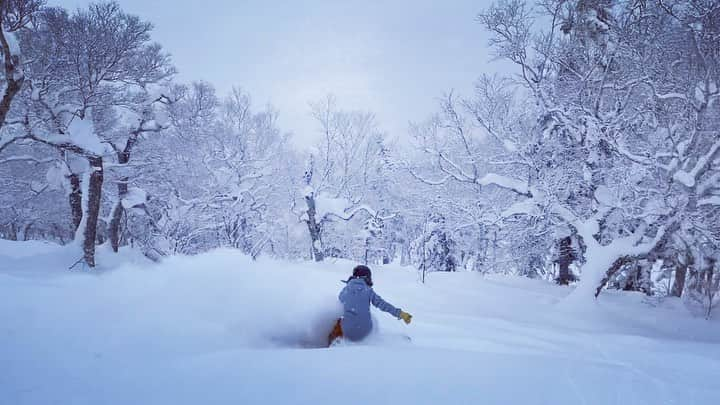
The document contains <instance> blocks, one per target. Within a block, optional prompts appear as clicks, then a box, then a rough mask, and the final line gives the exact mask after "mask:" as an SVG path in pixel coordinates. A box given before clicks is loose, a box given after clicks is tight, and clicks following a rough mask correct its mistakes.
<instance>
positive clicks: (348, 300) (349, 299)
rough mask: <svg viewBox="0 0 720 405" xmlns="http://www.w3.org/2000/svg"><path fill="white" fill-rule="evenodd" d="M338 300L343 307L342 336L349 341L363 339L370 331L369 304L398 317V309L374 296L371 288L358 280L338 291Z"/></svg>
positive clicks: (354, 279)
mask: <svg viewBox="0 0 720 405" xmlns="http://www.w3.org/2000/svg"><path fill="white" fill-rule="evenodd" d="M339 299H340V302H342V304H343V307H344V311H343V318H342V330H343V335H344V336H345V337H346V338H348V339H350V340H360V339H363V338H365V337H366V336H367V335H368V334H369V333H370V331H371V330H372V319H371V318H370V304H371V303H372V304H373V305H375V307H377V308H378V309H379V310H381V311H384V312H387V313H389V314H391V315H393V316H394V317H396V318H399V317H400V309H399V308H395V307H394V306H392V305H391V304H389V303H388V302H386V301H385V300H383V299H382V297H380V296H379V295H377V294H375V291H373V289H372V287H370V286H368V285H367V284H366V283H365V281H364V280H362V279H360V278H353V279H351V280H350V281H348V283H347V285H346V286H345V288H343V289H342V291H340V296H339Z"/></svg>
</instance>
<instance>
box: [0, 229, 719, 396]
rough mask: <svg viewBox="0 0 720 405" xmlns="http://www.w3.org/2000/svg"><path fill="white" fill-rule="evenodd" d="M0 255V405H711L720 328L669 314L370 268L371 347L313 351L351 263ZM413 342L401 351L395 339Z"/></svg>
mask: <svg viewBox="0 0 720 405" xmlns="http://www.w3.org/2000/svg"><path fill="white" fill-rule="evenodd" d="M75 256H76V254H75V251H74V250H73V248H72V247H58V246H54V245H48V244H41V243H37V242H8V241H0V297H2V298H1V300H2V304H1V305H0V404H3V405H4V404H12V405H20V404H173V405H176V404H255V403H280V404H306V403H307V404H325V403H327V404H369V403H372V404H436V403H445V404H474V403H482V404H523V405H524V404H553V405H560V404H716V403H717V401H718V398H720V386H719V385H718V382H720V323H719V322H718V321H717V320H711V321H705V320H702V319H694V318H692V317H691V316H690V315H689V314H688V313H687V311H686V310H685V309H684V307H683V305H682V304H681V303H680V302H679V301H677V300H673V299H669V300H665V301H661V302H653V301H647V300H646V299H645V298H644V297H643V296H642V295H638V294H610V293H608V294H604V295H602V296H601V299H600V300H599V301H597V302H588V303H587V305H585V306H583V307H572V308H570V307H568V304H567V301H565V300H564V298H565V296H567V294H568V293H569V292H570V289H568V288H561V287H556V286H552V285H548V284H546V283H543V282H539V281H534V280H528V279H519V278H518V279H516V278H506V277H482V276H480V275H479V274H477V273H455V274H444V273H442V274H441V273H433V274H431V275H430V276H429V278H428V282H427V283H426V284H420V283H418V282H417V274H416V273H415V272H414V271H412V270H409V269H405V268H402V267H399V266H395V265H390V266H385V267H382V268H376V269H375V271H374V279H375V281H376V291H377V292H378V293H379V294H381V295H382V296H383V297H384V298H385V299H387V300H388V301H390V302H391V303H393V304H395V305H397V306H400V307H402V308H403V309H405V310H407V311H409V312H411V313H412V314H413V315H414V319H413V323H412V324H411V325H409V326H406V325H404V324H402V323H401V322H399V321H397V320H395V319H392V318H391V317H389V316H387V315H386V314H382V313H376V314H375V317H376V321H377V324H378V326H379V327H378V330H379V331H378V332H377V333H375V334H373V335H372V336H371V337H370V338H369V339H368V340H367V341H366V342H363V343H360V344H347V345H344V346H340V347H334V348H332V349H324V348H316V347H317V346H319V345H320V344H321V343H322V341H323V340H324V337H325V335H326V334H327V333H328V331H329V328H330V325H331V324H332V321H333V319H334V318H335V317H336V316H337V314H338V313H339V311H340V308H339V307H338V305H337V302H336V298H335V297H336V295H337V293H338V291H339V289H340V288H341V283H340V282H339V280H340V279H344V278H346V277H347V275H348V273H349V269H350V268H351V267H352V265H353V264H352V263H350V262H346V261H338V262H333V263H330V262H328V263H323V264H320V265H318V264H315V263H288V262H279V261H272V260H267V259H263V260H260V261H257V262H252V261H250V260H249V259H248V258H246V257H244V256H242V255H240V254H239V253H237V252H235V251H230V250H218V251H214V252H210V253H207V254H204V255H200V256H194V257H174V258H169V259H167V260H165V261H164V262H162V263H160V264H151V263H149V262H146V261H144V260H142V259H141V258H139V257H138V256H137V255H135V254H133V253H132V252H127V251H125V252H121V254H119V255H113V254H112V253H111V252H108V251H106V250H103V249H101V251H100V259H99V260H100V262H103V259H104V262H105V263H108V262H109V261H112V263H111V264H110V265H107V266H106V267H105V268H104V269H100V270H99V271H96V272H94V273H88V272H81V271H69V270H67V268H68V267H69V266H70V265H71V264H72V263H73V262H74V260H73V259H75V260H76V258H75ZM406 334H407V335H410V336H411V337H412V341H411V342H408V341H407V339H405V338H404V335H406Z"/></svg>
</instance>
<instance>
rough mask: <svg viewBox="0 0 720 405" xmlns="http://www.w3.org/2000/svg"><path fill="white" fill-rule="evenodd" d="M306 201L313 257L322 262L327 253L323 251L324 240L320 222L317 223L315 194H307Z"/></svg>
mask: <svg viewBox="0 0 720 405" xmlns="http://www.w3.org/2000/svg"><path fill="white" fill-rule="evenodd" d="M305 203H306V204H307V207H308V209H307V216H308V219H307V220H306V221H305V222H306V223H307V226H308V231H310V241H311V242H312V246H311V249H312V254H313V259H315V261H316V262H321V261H323V260H325V254H324V252H323V251H322V241H321V240H320V224H318V223H317V220H316V218H315V215H316V212H317V211H316V210H315V198H314V197H313V196H310V195H307V196H305Z"/></svg>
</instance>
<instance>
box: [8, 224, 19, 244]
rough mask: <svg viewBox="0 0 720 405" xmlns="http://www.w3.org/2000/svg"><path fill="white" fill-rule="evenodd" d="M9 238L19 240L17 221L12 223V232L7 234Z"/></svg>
mask: <svg viewBox="0 0 720 405" xmlns="http://www.w3.org/2000/svg"><path fill="white" fill-rule="evenodd" d="M7 239H8V240H18V233H17V227H15V223H14V222H11V223H10V233H8V235H7Z"/></svg>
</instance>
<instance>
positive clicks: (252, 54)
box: [49, 0, 502, 140]
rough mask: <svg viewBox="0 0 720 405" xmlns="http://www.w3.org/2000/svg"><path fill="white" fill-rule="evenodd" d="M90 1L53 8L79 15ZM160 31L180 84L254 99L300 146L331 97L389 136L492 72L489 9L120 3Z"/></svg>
mask: <svg viewBox="0 0 720 405" xmlns="http://www.w3.org/2000/svg"><path fill="white" fill-rule="evenodd" d="M87 3H88V1H83V0H49V4H50V5H61V6H64V7H66V8H69V9H74V8H76V7H80V6H84V5H86V4H87ZM119 3H120V5H121V6H122V7H123V9H124V10H125V11H127V12H131V13H134V14H137V15H140V16H141V17H143V18H144V19H146V20H149V21H151V22H152V23H153V24H154V25H155V30H154V35H153V37H154V39H155V40H156V41H158V42H159V43H161V44H162V45H163V46H164V47H165V49H166V50H167V51H169V52H170V53H171V54H172V55H173V61H174V63H175V65H176V66H177V68H178V69H179V71H180V75H179V79H180V80H182V81H190V80H198V79H202V80H207V81H209V82H211V83H213V84H215V85H216V86H217V87H218V89H219V90H220V91H221V92H223V91H224V90H225V89H228V88H230V87H231V86H233V85H238V86H241V87H243V88H244V89H246V90H248V91H249V92H250V94H251V95H252V97H253V100H254V102H255V104H264V103H267V102H269V103H271V104H272V105H273V106H275V108H276V109H278V110H279V112H280V124H281V126H282V127H283V129H284V130H287V131H292V132H293V133H295V134H296V135H297V137H298V139H299V140H305V139H310V138H312V133H313V132H314V131H315V130H316V126H315V124H314V122H313V121H312V119H311V117H310V116H309V107H308V102H309V101H313V100H318V99H320V98H322V97H323V95H325V94H327V93H333V94H335V95H336V96H337V98H338V101H339V104H340V105H341V106H342V107H344V108H357V109H365V110H371V111H373V112H375V113H376V114H377V116H378V119H379V121H380V124H381V126H382V127H383V128H384V129H385V130H386V131H387V132H388V133H389V134H390V135H391V136H401V137H402V136H404V134H405V133H406V132H407V123H408V122H409V121H419V120H422V119H425V118H426V117H428V116H429V115H430V114H431V113H432V112H434V111H435V106H436V104H437V98H438V97H439V96H440V95H441V94H442V93H443V92H444V91H446V90H449V89H455V90H456V91H459V92H461V93H469V92H470V91H471V89H472V84H473V81H474V80H475V79H476V78H477V77H478V76H479V75H480V74H481V73H482V72H493V71H498V70H499V69H500V68H501V66H502V65H501V64H499V63H497V62H491V57H490V55H489V53H488V49H487V34H486V33H485V32H484V31H483V29H482V27H481V26H480V24H479V23H477V22H476V21H475V20H474V18H475V16H476V15H477V13H478V12H479V11H481V10H482V9H483V8H485V7H487V5H488V1H468V0H456V1H439V0H438V1H430V0H397V1H393V0H386V1H378V0H367V1H341V0H334V1H333V0H307V1H269V0H268V1H260V0H205V1H197V0H192V1H191V0H173V1H171V0H120V1H119Z"/></svg>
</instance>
